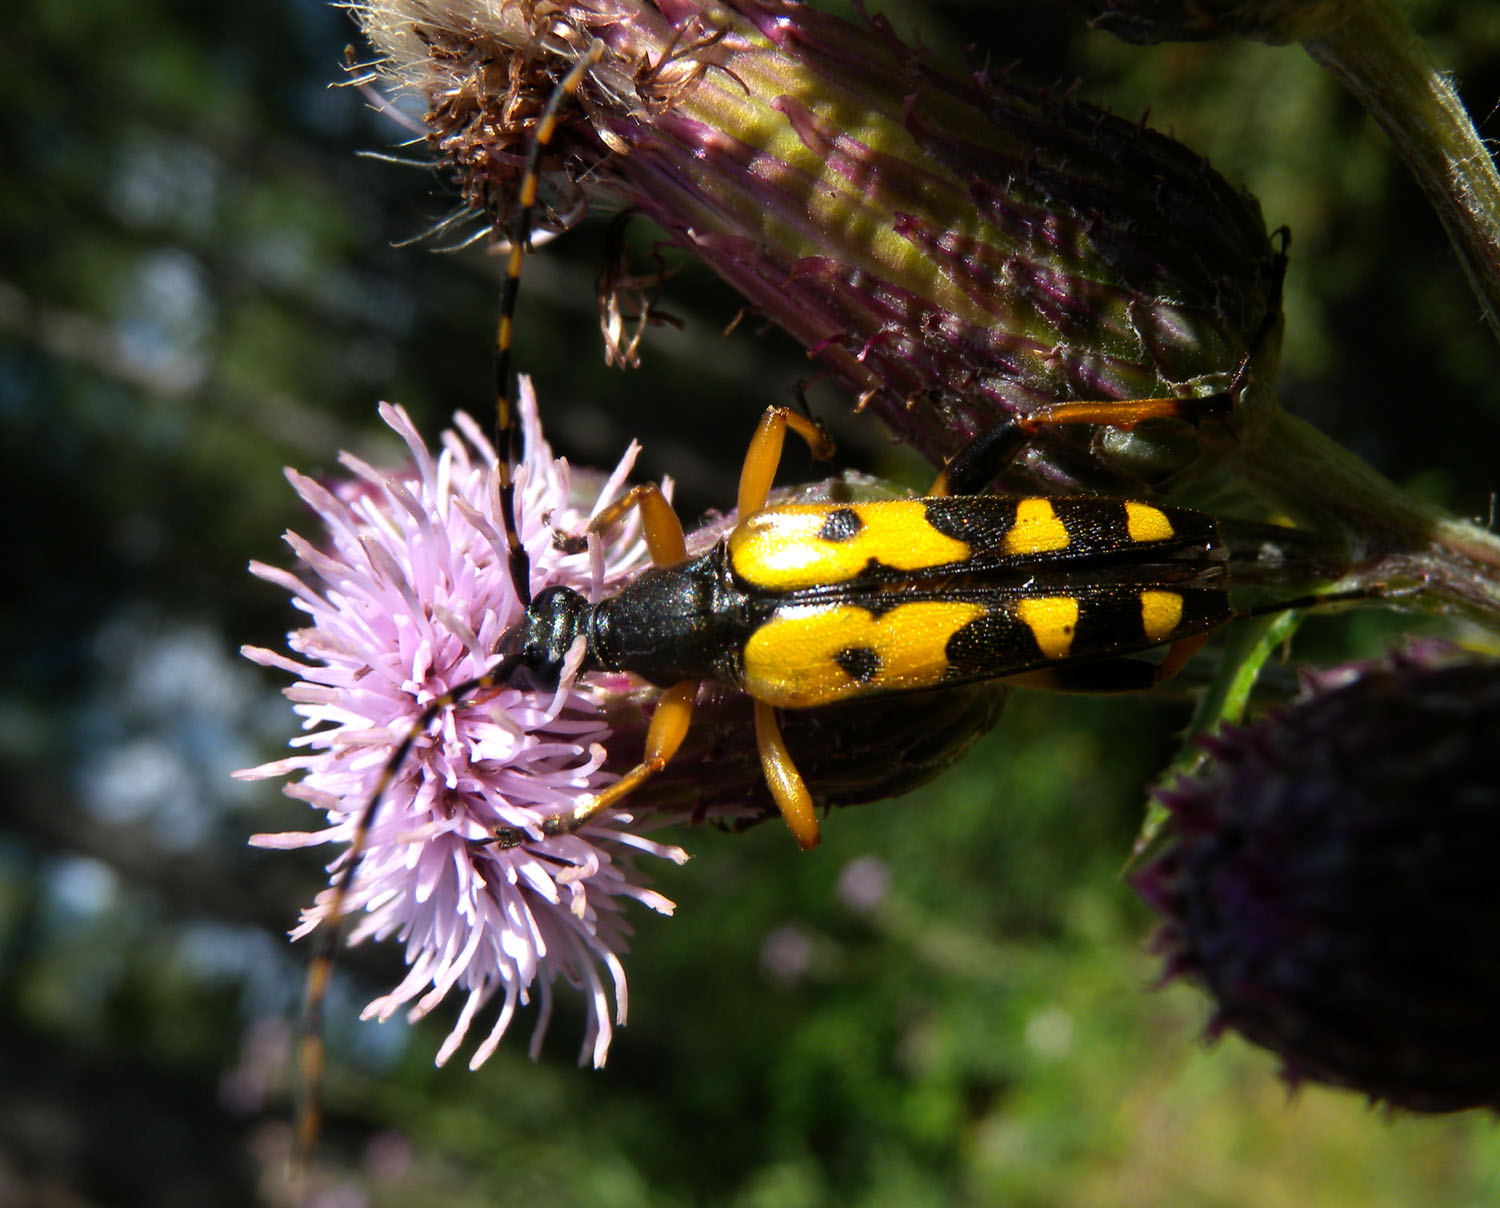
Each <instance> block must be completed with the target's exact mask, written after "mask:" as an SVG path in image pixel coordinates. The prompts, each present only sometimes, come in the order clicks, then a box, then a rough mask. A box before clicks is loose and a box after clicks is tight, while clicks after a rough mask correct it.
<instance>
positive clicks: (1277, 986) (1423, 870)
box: [1135, 644, 1500, 1112]
mask: <svg viewBox="0 0 1500 1208" xmlns="http://www.w3.org/2000/svg"><path fill="white" fill-rule="evenodd" d="M1205 746H1206V747H1207V749H1208V751H1209V752H1210V754H1211V756H1212V759H1211V762H1210V763H1209V765H1208V768H1207V770H1206V771H1205V772H1204V773H1203V774H1202V775H1200V776H1198V777H1196V778H1193V779H1190V780H1187V781H1184V782H1180V783H1179V784H1177V785H1175V786H1174V787H1173V788H1172V789H1170V790H1168V791H1164V792H1161V793H1160V794H1159V797H1160V799H1161V800H1162V802H1163V803H1164V804H1165V805H1166V806H1167V807H1168V808H1169V809H1170V810H1171V811H1172V813H1173V815H1174V821H1175V823H1176V835H1175V838H1174V839H1172V840H1171V841H1170V845H1169V846H1168V847H1167V848H1166V850H1165V851H1163V852H1162V853H1161V854H1160V855H1158V856H1156V857H1155V858H1154V859H1153V860H1152V861H1151V862H1150V863H1149V864H1148V865H1147V866H1146V867H1145V868H1144V869H1143V870H1142V871H1141V872H1140V873H1139V874H1138V875H1137V877H1136V879H1135V884H1136V887H1137V889H1138V890H1139V891H1140V893H1141V894H1142V896H1143V897H1144V898H1145V899H1146V900H1147V901H1148V902H1150V903H1151V905H1152V906H1154V907H1155V908H1156V909H1157V910H1158V911H1160V912H1161V913H1162V914H1163V915H1164V916H1165V919H1166V921H1165V922H1164V923H1163V925H1162V927H1161V929H1160V931H1159V933H1158V935H1157V946H1158V947H1159V948H1160V950H1161V951H1162V952H1163V953H1164V954H1165V956H1166V962H1167V964H1166V972H1167V975H1168V976H1175V975H1179V974H1181V975H1186V976H1189V977H1191V978H1193V979H1194V980H1196V981H1198V982H1201V983H1202V984H1203V985H1204V986H1205V987H1206V988H1207V989H1208V991H1209V993H1210V994H1211V995H1212V996H1213V998H1214V1001H1215V1004H1216V1010H1215V1014H1214V1018H1213V1022H1212V1024H1211V1026H1210V1032H1211V1033H1214V1034H1216V1033H1218V1032H1221V1031H1223V1030H1224V1029H1233V1030H1234V1031H1237V1032H1239V1033H1241V1034H1242V1035H1244V1036H1245V1037H1247V1038H1248V1039H1249V1040H1251V1041H1253V1042H1254V1043H1256V1044H1259V1045H1262V1046H1263V1047H1265V1048H1268V1049H1271V1050H1272V1051H1274V1052H1276V1053H1278V1054H1279V1055H1280V1056H1281V1059H1282V1075H1283V1077H1284V1078H1285V1079H1286V1080H1287V1081H1288V1082H1289V1083H1291V1084H1293V1085H1295V1084H1296V1083H1298V1082H1301V1081H1303V1080H1310V1081H1315V1082H1324V1083H1329V1084H1331V1085H1334V1086H1342V1087H1348V1088H1351V1089H1354V1090H1358V1091H1362V1092H1363V1093H1365V1094H1367V1095H1369V1096H1370V1097H1371V1098H1372V1099H1376V1100H1381V1101H1384V1102H1386V1103H1390V1104H1393V1105H1396V1106H1398V1107H1404V1108H1410V1109H1412V1110H1416V1111H1432V1112H1440V1111H1455V1110H1458V1109H1461V1108H1467V1107H1476V1106H1490V1107H1495V1106H1500V1045H1497V1044H1496V1030H1495V1020H1496V1019H1497V1018H1500V955H1497V948H1496V941H1495V923H1496V919H1497V917H1500V911H1497V901H1500V899H1497V895H1496V888H1495V887H1496V884H1497V882H1496V875H1495V870H1496V866H1497V862H1500V778H1497V776H1496V766H1497V765H1496V755H1497V752H1500V663H1496V662H1494V661H1490V660H1483V661H1481V660H1468V659H1464V658H1462V657H1461V656H1458V655H1457V654H1456V652H1454V651H1453V650H1452V649H1451V648H1446V647H1440V646H1438V645H1437V644H1432V645H1429V646H1426V647H1422V648H1416V647H1414V648H1411V649H1409V650H1408V651H1407V652H1406V653H1404V654H1398V655H1396V656H1393V657H1392V658H1390V659H1388V660H1385V661H1382V662H1379V663H1376V664H1373V665H1368V666H1363V667H1353V668H1343V669H1339V670H1335V671H1331V672H1326V673H1323V674H1322V675H1320V676H1318V677H1316V678H1310V679H1309V680H1308V681H1307V684H1306V691H1305V693H1304V695H1303V696H1302V697H1300V698H1299V699H1298V700H1297V701H1296V702H1294V703H1293V704H1292V705H1290V706H1288V707H1287V708H1285V709H1283V710H1280V711H1279V712H1277V713H1275V714H1273V715H1272V716H1270V717H1268V718H1266V719H1265V720H1264V721H1262V722H1260V723H1258V724H1256V725H1253V726H1250V727H1246V728H1240V729H1231V730H1226V731H1224V732H1222V733H1221V734H1220V735H1218V736H1217V737H1215V738H1213V739H1211V740H1208V741H1207V742H1206V743H1205Z"/></svg>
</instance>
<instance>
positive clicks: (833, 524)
mask: <svg viewBox="0 0 1500 1208" xmlns="http://www.w3.org/2000/svg"><path fill="white" fill-rule="evenodd" d="M864 527H865V522H864V521H863V520H861V519H860V518H859V513H858V512H856V511H855V510H854V509H853V508H834V509H833V511H831V512H829V513H828V519H827V520H825V521H823V527H822V528H820V529H819V530H818V536H819V537H821V538H823V540H824V541H852V540H853V539H854V538H855V537H857V536H858V535H859V531H860V529H862V528H864Z"/></svg>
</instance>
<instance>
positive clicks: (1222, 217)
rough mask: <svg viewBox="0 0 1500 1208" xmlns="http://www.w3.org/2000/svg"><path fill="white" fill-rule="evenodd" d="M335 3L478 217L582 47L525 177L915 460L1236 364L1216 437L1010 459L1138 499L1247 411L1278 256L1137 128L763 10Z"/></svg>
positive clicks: (1178, 149)
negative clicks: (624, 239)
mask: <svg viewBox="0 0 1500 1208" xmlns="http://www.w3.org/2000/svg"><path fill="white" fill-rule="evenodd" d="M356 11H357V12H358V14H359V17H360V19H361V22H362V23H363V25H364V27H365V30H366V32H367V34H368V35H369V37H370V39H371V41H372V42H373V43H374V44H375V46H376V47H377V49H378V51H379V52H380V55H381V69H382V70H383V71H384V72H385V73H386V74H387V75H388V76H389V77H390V78H392V79H394V80H395V81H398V82H400V83H401V84H404V85H406V86H408V87H410V88H412V89H414V90H415V91H417V92H418V93H419V94H420V95H422V96H423V97H424V98H425V99H426V103H427V106H428V114H427V119H428V124H429V127H430V129H431V134H430V136H429V143H430V144H431V146H432V147H433V148H434V149H435V150H436V152H437V153H438V154H439V156H440V157H441V158H442V159H443V160H444V161H445V162H446V163H448V164H449V165H451V166H452V168H453V169H454V171H455V173H456V176H457V178H458V181H459V184H460V187H461V189H462V191H463V194H464V196H465V198H466V199H467V200H468V201H469V202H470V204H472V205H473V206H475V207H476V208H479V209H481V210H484V211H487V212H489V213H490V214H491V215H492V216H493V217H494V219H495V220H496V221H497V222H499V223H503V221H504V220H505V218H506V216H507V215H508V214H509V213H510V211H511V208H512V198H513V196H514V189H515V184H516V180H517V176H518V174H519V171H520V164H521V160H522V157H523V154H524V152H525V150H526V148H527V147H528V146H529V144H530V141H531V136H532V131H533V125H534V121H535V118H536V114H537V111H538V110H539V108H540V107H541V105H542V104H543V103H544V102H545V99H546V97H547V96H548V94H549V93H550V92H551V90H552V88H553V81H554V79H555V78H556V76H557V75H558V74H559V72H560V71H561V70H562V69H564V68H565V67H566V66H567V65H568V64H570V63H571V62H573V61H575V60H576V59H577V58H578V57H579V55H580V54H581V53H582V51H583V48H584V47H586V46H587V45H589V44H590V42H591V40H592V39H594V38H598V39H600V40H602V42H603V43H604V45H605V47H606V53H605V57H604V59H603V61H602V62H601V63H600V64H599V65H598V67H597V68H595V69H594V70H593V71H592V72H591V73H590V74H589V77H588V78H587V79H586V81H585V82H584V84H583V87H582V88H581V89H580V93H579V96H578V98H577V104H575V105H573V106H571V107H570V108H569V109H568V110H567V111H566V112H565V116H564V119H563V122H562V126H561V127H560V129H559V130H558V132H557V135H556V137H555V139H554V140H553V143H552V145H551V151H552V152H553V153H552V154H549V157H548V160H547V168H548V171H549V176H550V179H551V182H552V189H551V191H552V193H553V194H554V195H560V196H561V197H562V198H563V201H562V202H560V203H559V208H561V209H571V208H574V206H573V203H574V202H575V201H577V200H578V192H579V190H583V191H585V192H586V193H588V194H591V195H598V194H602V195H604V196H606V197H608V198H609V199H611V200H612V201H615V202H623V203H625V204H628V205H630V206H633V207H636V208H638V209H639V210H641V211H642V212H644V213H645V214H646V215H648V216H650V217H651V218H653V219H655V220H656V221H657V222H658V223H660V224H661V225H662V226H663V227H664V228H665V229H666V231H667V232H668V236H669V237H670V238H671V239H672V240H674V241H676V242H677V243H678V244H680V245H681V246H683V247H685V248H687V249H688V250H689V251H691V253H692V254H693V255H694V256H697V257H699V258H700V259H702V260H704V261H705V262H706V263H707V264H708V265H710V266H711V267H712V268H713V269H714V270H715V271H716V272H718V273H719V274H720V275H722V276H723V277H724V278H725V279H726V280H728V281H729V282H730V283H731V284H733V285H734V286H735V287H736V288H738V289H739V290H740V291H741V292H742V293H743V294H744V296H745V297H746V298H747V299H748V300H749V301H750V302H751V303H752V304H753V305H754V306H755V307H757V308H758V309H760V310H761V311H763V312H764V313H765V314H766V315H768V316H770V317H771V318H773V319H774V320H775V321H776V322H778V323H779V324H780V325H781V326H783V327H784V328H786V330H787V331H789V332H790V333H791V334H792V335H793V336H794V337H796V338H797V339H798V340H799V341H801V342H802V343H803V344H804V345H805V346H806V347H807V348H808V349H809V350H810V351H811V352H813V353H814V354H815V355H816V356H817V357H818V358H819V359H820V360H821V361H822V363H823V364H824V365H825V366H827V367H829V368H830V369H831V370H832V371H833V372H834V374H835V375H836V376H837V377H838V378H839V379H840V380H841V381H842V382H843V383H844V385H845V386H846V387H847V389H848V390H849V391H850V392H851V394H853V395H855V396H857V397H858V398H859V400H860V405H861V406H865V407H868V409H869V410H871V411H872V412H873V413H875V414H876V415H878V416H879V418H880V419H881V420H882V421H883V422H884V423H885V424H886V425H887V426H888V427H889V428H890V429H891V430H892V431H894V432H895V433H897V434H898V435H899V436H901V437H902V438H904V439H907V440H909V441H911V442H912V444H913V445H914V446H915V447H916V448H917V449H918V450H919V451H920V452H921V453H922V454H923V455H924V456H926V457H927V458H928V459H929V460H930V461H932V462H934V463H935V464H936V463H939V462H941V461H942V460H943V459H945V458H946V457H948V456H950V455H951V454H952V453H953V452H954V451H955V450H956V449H957V448H959V447H960V446H961V445H962V444H963V443H964V442H965V441H966V440H967V439H969V438H970V437H972V436H974V435H975V434H976V433H979V432H982V431H985V430H987V429H990V428H992V427H994V426H995V425H997V424H998V423H1000V422H1002V421H1003V420H1005V419H1007V418H1009V417H1011V416H1013V415H1015V414H1017V413H1025V412H1027V411H1029V410H1030V409H1032V408H1034V407H1036V406H1037V405H1039V404H1043V403H1046V402H1050V401H1054V400H1057V399H1066V398H1078V397H1082V398H1090V399H1108V398H1140V397H1149V396H1153V395H1161V394H1178V393H1198V392H1202V393H1210V392H1213V391H1214V390H1216V389H1222V388H1224V387H1225V386H1227V385H1228V384H1229V383H1230V380H1231V378H1232V376H1233V374H1234V373H1235V371H1236V369H1237V368H1238V367H1239V366H1240V365H1241V362H1242V361H1243V360H1244V359H1245V358H1246V356H1247V355H1248V354H1249V353H1250V352H1251V351H1252V349H1253V350H1255V351H1256V354H1257V356H1256V361H1255V364H1254V365H1253V367H1252V372H1251V373H1250V374H1249V380H1248V382H1247V383H1245V384H1244V389H1243V390H1241V391H1240V392H1239V393H1240V398H1239V400H1238V402H1239V406H1238V407H1237V408H1236V410H1235V412H1234V413H1233V414H1232V415H1231V416H1230V417H1229V420H1228V422H1227V424H1225V425H1223V426H1214V425H1210V426H1208V427H1205V428H1201V429H1194V428H1192V427H1190V426H1188V425H1186V424H1182V423H1179V422H1176V421H1162V422H1160V423H1159V424H1158V423H1155V422H1154V423H1153V425H1148V428H1149V430H1146V429H1143V430H1142V431H1140V432H1138V433H1133V434H1129V435H1126V434H1124V433H1120V432H1094V433H1082V432H1077V431H1074V432H1068V433H1062V432H1055V431H1054V432H1048V433H1046V434H1044V435H1043V436H1042V437H1041V438H1040V439H1039V440H1038V441H1037V442H1036V446H1035V448H1033V449H1032V450H1031V451H1030V453H1029V456H1028V458H1027V460H1026V462H1025V464H1024V465H1023V466H1021V467H1019V468H1018V473H1019V474H1020V475H1022V476H1024V477H1026V478H1029V479H1030V480H1031V481H1032V482H1033V483H1038V482H1040V483H1045V484H1048V485H1049V486H1050V487H1052V488H1053V489H1058V490H1063V489H1067V490H1082V489H1086V490H1095V491H1112V492H1122V493H1139V492H1142V491H1147V490H1150V489H1153V488H1154V487H1156V486H1158V485H1160V484H1161V483H1163V482H1165V481H1166V480H1168V479H1171V478H1173V477H1174V476H1176V475H1181V474H1184V473H1187V472H1188V471H1190V470H1196V469H1198V468H1201V466H1202V465H1204V464H1206V463H1208V462H1211V461H1212V460H1214V458H1215V457H1216V456H1217V455H1218V454H1219V453H1220V452H1222V451H1223V449H1224V447H1225V446H1226V445H1228V444H1232V443H1233V438H1235V437H1243V436H1244V434H1245V433H1246V431H1247V430H1248V429H1249V428H1250V427H1251V426H1253V424H1254V422H1255V416H1256V415H1257V414H1258V413H1259V412H1260V411H1261V410H1262V409H1263V407H1264V405H1265V404H1266V403H1267V401H1268V399H1269V386H1270V384H1271V382H1272V379H1273V377H1274V373H1273V372H1272V371H1273V369H1274V365H1275V362H1276V358H1277V343H1278V341H1277V333H1278V330H1279V328H1278V322H1279V306H1280V297H1279V289H1280V271H1281V257H1280V256H1279V255H1278V253H1277V251H1276V250H1275V248H1274V247H1273V245H1272V241H1271V240H1270V239H1269V238H1268V237H1267V235H1266V231H1265V226H1264V223H1263V221H1262V219H1261V215H1260V210H1259V207H1258V206H1257V204H1256V203H1255V201H1254V199H1253V198H1251V197H1250V196H1249V195H1248V194H1246V193H1244V192H1243V191H1242V190H1239V189H1236V188H1234V187H1232V186H1231V185H1229V184H1228V183H1227V182H1225V181H1224V180H1223V178H1222V177H1220V176H1219V175H1218V174H1217V173H1215V172H1214V171H1213V170H1212V169H1211V168H1209V166H1208V165H1207V163H1206V162H1204V161H1203V160H1202V159H1201V158H1199V157H1198V156H1196V155H1194V154H1193V153H1191V152H1190V151H1188V150H1187V149H1186V148H1184V147H1182V146H1181V145H1180V144H1178V143H1176V142H1174V141H1172V140H1171V139H1169V138H1166V137H1164V136H1162V135H1160V134H1157V133H1155V132H1153V131H1150V130H1147V129H1145V128H1144V127H1143V126H1141V125H1139V124H1138V123H1135V122H1129V121H1124V120H1122V119H1120V118H1116V117H1113V116H1111V115H1109V114H1107V113H1104V112H1102V111H1100V110H1098V109H1096V108H1094V107H1092V106H1090V105H1086V104H1084V103H1082V102H1079V101H1076V100H1074V99H1072V98H1071V97H1068V96H1059V95H1044V94H1035V93H1031V92H1027V91H1025V90H1024V89H1021V88H1019V87H1016V86H1014V85H1013V84H1011V83H1010V82H1008V81H1006V80H1002V79H995V78H991V77H990V75H989V74H988V73H987V72H979V73H976V74H975V75H974V76H973V77H972V78H968V79H961V78H957V77H954V76H952V75H950V74H948V73H946V72H945V71H943V70H942V69H941V68H939V67H938V66H937V65H935V64H934V63H933V62H931V61H930V60H929V59H928V57H927V56H926V55H925V54H924V53H923V52H921V51H919V50H914V49H912V48H910V47H907V46H905V45H903V44H902V43H901V42H900V41H899V40H898V39H897V38H896V37H895V35H894V33H893V32H892V31H891V30H890V28H889V27H888V26H887V25H886V24H885V23H884V22H882V21H880V20H879V19H875V20H872V21H870V22H869V23H868V24H865V25H854V24H851V23H849V22H846V21H843V20H841V19H839V18H837V17H833V16H830V15H828V14H825V13H820V12H817V11H816V10H814V9H811V8H808V7H806V6H803V5H801V4H791V3H782V2H778V0H731V2H730V3H726V4H711V3H707V2H705V0H687V2H686V3H673V4H665V3H659V2H655V0H605V2H603V3H596V4H591V5H568V4H563V5H546V6H542V5H534V4H530V3H525V2H523V0H515V2H511V3H505V2H500V0H496V2H492V3H486V4H479V3H476V2H474V0H441V2H435V0H420V2H417V0H378V2H375V3H367V4H362V5H357V6H356ZM569 165H572V173H571V175H570V174H569V172H568V170H567V169H568V166H569ZM575 178H576V179H577V180H578V181H579V182H580V183H579V184H578V185H574V184H573V180H574V179H575Z"/></svg>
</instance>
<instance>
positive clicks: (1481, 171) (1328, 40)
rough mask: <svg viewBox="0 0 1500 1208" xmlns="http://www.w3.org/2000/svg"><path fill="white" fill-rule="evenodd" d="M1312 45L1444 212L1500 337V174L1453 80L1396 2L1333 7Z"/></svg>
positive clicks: (1308, 42) (1367, 0)
mask: <svg viewBox="0 0 1500 1208" xmlns="http://www.w3.org/2000/svg"><path fill="white" fill-rule="evenodd" d="M1333 11H1334V12H1335V13H1336V14H1337V19H1335V20H1332V21H1328V22H1326V23H1319V28H1318V29H1317V31H1316V33H1313V34H1310V35H1309V36H1307V37H1305V38H1304V40H1303V43H1302V45H1303V46H1304V47H1305V48H1306V50H1307V53H1308V54H1310V55H1311V56H1312V57H1313V58H1314V59H1315V60H1317V61H1318V62H1319V63H1321V64H1322V65H1323V66H1324V67H1326V68H1327V69H1328V70H1329V71H1330V72H1332V73H1333V74H1334V76H1335V77H1337V78H1338V79H1339V80H1340V81H1341V82H1342V83H1343V85H1344V86H1345V87H1346V88H1348V89H1349V91H1350V92H1352V93H1353V94H1354V96H1355V97H1356V98H1357V99H1358V100H1359V102H1360V104H1361V105H1363V106H1364V107H1365V108H1366V109H1368V110H1369V111H1370V112H1371V113H1372V114H1374V116H1375V119H1376V120H1377V121H1378V122H1379V123H1380V124H1381V126H1383V127H1384V128H1385V132H1386V134H1388V135H1389V136H1390V139H1391V142H1393V143H1394V144H1395V145H1396V149H1397V150H1398V151H1399V152H1400V153H1401V155H1402V158H1404V159H1405V160H1406V162H1407V164H1408V166H1409V167H1410V168H1411V171H1412V173H1413V174H1414V175H1415V176H1416V178H1417V182H1418V184H1420V185H1421V186H1422V190H1423V191H1424V192H1425V193H1426V194H1427V198H1428V200H1429V201H1430V202H1431V203H1432V206H1433V208H1434V209H1435V210H1436V211H1437V213H1438V217H1439V218H1440V219H1441V220H1442V223H1443V226H1444V228H1445V229H1446V230H1447V232H1448V238H1449V239H1450V240H1451V241H1452V243H1453V247H1454V249H1455V250H1456V251H1457V253H1458V257H1459V260H1460V262H1461V263H1462V264H1463V266H1464V272H1465V273H1466V274H1467V276H1468V278H1469V284H1470V285H1471V286H1472V287H1473V290H1474V293H1475V294H1476V296H1477V297H1478V298H1479V302H1480V305H1481V306H1482V307H1483V309H1484V317H1485V320H1486V321H1487V322H1488V323H1489V325H1490V330H1491V331H1492V332H1493V333H1494V334H1495V336H1496V338H1497V339H1500V174H1497V172H1496V170H1495V164H1494V161H1493V160H1492V159H1491V158H1490V154H1489V151H1488V150H1487V149H1486V148H1485V145H1484V143H1483V141H1482V140H1481V139H1480V137H1479V133H1478V131H1476V130H1475V129H1474V123H1473V121H1472V120H1471V119H1470V117H1469V114H1468V111H1467V110H1466V109H1465V108H1464V105H1463V102H1462V101H1461V100H1459V97H1458V92H1457V90H1456V89H1455V88H1454V86H1453V81H1452V79H1451V78H1450V77H1449V76H1447V75H1445V74H1444V73H1443V72H1442V71H1441V70H1439V68H1438V66H1437V64H1436V63H1435V62H1434V61H1433V58H1432V55H1431V54H1430V53H1429V52H1428V49H1427V47H1426V45H1425V44H1424V43H1423V42H1422V40H1421V39H1420V38H1419V37H1417V35H1416V33H1415V32H1413V30H1412V28H1411V26H1410V25H1408V24H1407V22H1406V19H1405V18H1404V17H1402V15H1401V14H1400V13H1399V12H1397V11H1396V9H1395V7H1394V6H1393V5H1392V4H1391V3H1390V0H1360V2H1358V3H1352V4H1344V5H1341V6H1337V7H1336V8H1335V9H1334V10H1333Z"/></svg>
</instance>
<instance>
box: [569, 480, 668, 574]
mask: <svg viewBox="0 0 1500 1208" xmlns="http://www.w3.org/2000/svg"><path fill="white" fill-rule="evenodd" d="M631 508H635V509H637V510H638V511H639V512H640V514H641V533H642V535H643V536H644V537H645V538H646V548H647V549H648V550H650V551H651V563H652V565H653V566H676V565H677V564H678V563H679V562H686V561H687V540H686V538H684V537H683V535H682V521H680V520H678V519H677V513H676V512H675V511H673V510H672V505H671V504H670V503H668V502H667V497H666V496H665V495H663V494H662V493H661V488H660V487H659V486H657V485H656V483H654V482H646V483H642V484H641V485H640V486H638V487H631V488H630V490H629V491H627V492H626V493H625V494H624V495H622V496H621V497H620V498H619V499H617V500H615V501H614V502H613V503H612V504H610V505H609V506H608V507H606V508H604V509H602V510H601V511H600V512H599V514H598V515H596V516H595V517H594V518H593V519H592V520H590V521H589V527H588V530H587V531H588V532H590V533H603V532H604V531H605V530H606V529H607V528H609V527H610V525H612V524H615V523H617V522H618V521H619V520H620V519H621V518H622V517H623V516H624V515H625V513H627V512H628V511H630V509H631Z"/></svg>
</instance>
